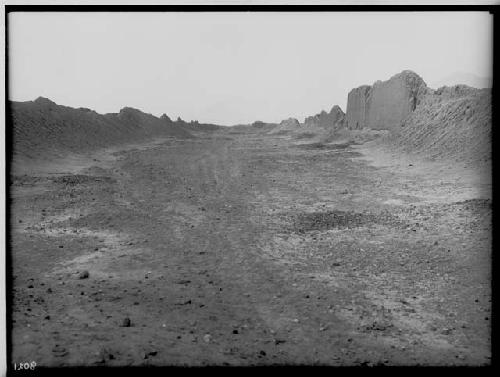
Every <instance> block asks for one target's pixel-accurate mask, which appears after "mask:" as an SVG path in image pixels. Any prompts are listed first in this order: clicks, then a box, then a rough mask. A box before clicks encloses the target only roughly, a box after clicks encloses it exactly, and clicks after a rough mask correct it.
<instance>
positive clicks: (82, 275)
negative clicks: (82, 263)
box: [78, 270, 89, 279]
mask: <svg viewBox="0 0 500 377" xmlns="http://www.w3.org/2000/svg"><path fill="white" fill-rule="evenodd" d="M88 277H89V272H88V271H87V270H85V271H82V272H80V274H79V275H78V279H88Z"/></svg>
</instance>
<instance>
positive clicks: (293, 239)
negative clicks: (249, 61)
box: [11, 132, 491, 365]
mask: <svg viewBox="0 0 500 377" xmlns="http://www.w3.org/2000/svg"><path fill="white" fill-rule="evenodd" d="M112 152H113V153H107V154H101V155H100V157H98V158H96V160H95V161H93V162H95V165H94V166H92V167H87V168H83V167H82V166H80V168H81V169H80V171H78V172H72V174H67V173H66V174H64V173H60V174H52V175H43V176H38V177H37V176H34V175H24V176H15V177H14V179H13V183H12V186H11V187H12V191H11V192H12V197H13V202H12V225H13V232H12V265H13V275H14V276H13V277H14V282H13V289H14V296H13V316H12V318H13V321H14V323H13V334H12V336H13V360H12V362H20V361H26V360H28V359H29V360H35V361H36V362H37V363H38V365H143V364H152V365H171V364H174V365H207V364H218V365H221V364H222V365H225V364H229V365H255V364H266V365H267V364H324V365H359V364H368V365H376V364H386V365H407V364H412V365H415V364H429V363H430V364H434V365H450V364H453V365H455V364H474V365H482V364H488V363H489V362H490V356H491V352H490V338H489V334H490V323H489V317H490V307H491V300H490V298H491V295H490V287H489V283H490V281H491V274H490V244H491V239H490V229H491V224H490V216H491V204H490V201H489V198H488V197H487V196H486V197H485V196H484V195H483V196H482V197H481V195H482V194H481V195H475V194H474V195H473V196H472V197H471V198H470V200H461V201H459V202H457V201H453V197H454V196H452V195H450V194H449V193H450V192H451V193H452V194H453V193H458V191H460V190H461V187H459V186H458V185H457V182H456V181H453V180H452V178H450V180H449V181H442V180H441V181H436V180H435V179H430V178H429V179H427V180H422V179H416V178H415V176H414V175H413V176H412V175H411V174H408V175H402V174H397V173H395V172H394V171H393V170H390V169H385V168H380V167H374V166H370V165H369V163H367V162H366V161H364V160H362V159H360V157H362V155H361V154H360V153H359V152H356V151H355V150H353V149H352V148H351V147H349V146H345V145H342V146H329V147H327V148H324V147H323V148H316V146H314V145H307V144H302V145H296V144H294V143H292V142H291V141H290V140H288V139H286V138H280V137H274V138H271V137H269V136H259V135H247V134H230V133H221V132H219V133H214V134H212V135H208V136H207V135H205V136H202V137H200V138H197V139H193V140H187V141H179V140H173V139H172V140H169V139H164V140H161V142H157V143H154V144H150V145H144V146H142V147H138V146H136V148H135V149H128V150H123V151H112ZM104 162H105V163H104ZM423 174H424V175H425V172H424V173H423ZM443 190H448V191H446V192H447V193H448V194H447V195H445V194H444V192H445V191H443ZM464 190H465V189H464ZM462 191H463V190H462ZM462 191H461V192H462ZM468 192H472V191H470V190H469V191H468ZM481 192H484V190H483V191H481ZM474 193H476V191H474ZM446 198H448V199H446ZM82 271H88V274H89V276H88V277H87V278H83V279H81V278H80V276H79V274H80V273H81V272H82ZM82 277H83V276H82ZM127 319H130V325H129V323H128V322H127Z"/></svg>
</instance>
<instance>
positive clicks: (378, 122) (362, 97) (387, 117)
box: [347, 71, 429, 130]
mask: <svg viewBox="0 0 500 377" xmlns="http://www.w3.org/2000/svg"><path fill="white" fill-rule="evenodd" d="M428 92H429V89H428V88H427V85H426V84H425V82H424V80H423V79H422V78H421V77H420V76H418V75H417V74H416V73H414V72H412V71H403V72H401V73H399V74H397V75H395V76H393V77H391V78H390V79H389V80H387V81H377V82H375V83H374V84H373V86H368V85H363V86H361V87H359V88H355V89H352V90H351V91H350V92H349V95H348V98H347V127H348V128H350V129H361V128H365V127H367V128H371V129H377V130H381V129H388V130H391V129H394V128H397V127H400V126H401V124H402V122H403V120H404V119H405V118H406V117H407V116H408V115H409V114H410V113H411V112H412V111H413V110H414V109H415V107H416V106H417V105H418V104H419V103H420V101H421V99H422V98H423V96H424V95H425V94H427V93H428Z"/></svg>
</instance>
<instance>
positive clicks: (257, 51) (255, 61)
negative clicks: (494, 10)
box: [9, 12, 492, 125]
mask: <svg viewBox="0 0 500 377" xmlns="http://www.w3.org/2000/svg"><path fill="white" fill-rule="evenodd" d="M9 33H10V40H9V54H10V69H11V71H10V85H11V86H10V88H11V92H10V99H11V100H15V101H27V100H34V99H35V98H36V97H38V96H44V97H48V98H50V99H52V100H53V101H54V102H56V103H58V104H61V105H67V106H72V107H88V108H91V109H94V110H96V111H97V112H100V113H106V112H118V111H119V110H120V109H121V108H122V107H124V106H131V107H136V108H139V109H141V110H143V111H145V112H148V113H152V114H154V115H161V114H162V113H167V114H168V115H169V116H170V117H171V118H176V117H177V116H181V117H182V118H183V119H185V120H192V119H198V120H200V121H203V122H214V123H219V124H225V125H231V124H236V123H250V122H253V121H255V120H264V121H269V122H271V121H280V120H281V119H284V118H288V117H296V118H298V119H299V120H300V121H302V120H303V118H304V117H305V116H308V115H312V114H315V113H317V112H319V111H321V110H322V109H324V110H327V111H328V110H330V108H331V107H332V106H333V105H335V104H338V105H339V106H340V107H342V109H343V110H345V107H346V101H347V93H348V92H349V90H350V89H351V88H353V87H356V86H359V85H363V84H372V83H373V82H374V81H376V80H385V79H388V78H389V77H390V76H392V75H394V74H396V73H398V72H400V71H402V70H404V69H411V70H413V71H415V72H416V73H418V74H419V75H421V76H422V77H423V79H424V80H425V81H426V82H427V84H428V85H429V86H431V87H435V86H436V85H438V84H440V83H442V82H443V80H444V81H446V78H448V77H457V75H458V76H460V75H462V76H463V77H474V76H476V77H488V76H489V77H491V76H492V72H491V70H492V63H491V60H492V16H491V15H489V14H488V13H471V12H451V13H439V12H435V13H418V12H407V13H382V12H375V13H331V12H321V13H233V12H231V13H11V14H10V16H9Z"/></svg>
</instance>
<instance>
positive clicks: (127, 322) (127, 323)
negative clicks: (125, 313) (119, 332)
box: [120, 317, 132, 327]
mask: <svg viewBox="0 0 500 377" xmlns="http://www.w3.org/2000/svg"><path fill="white" fill-rule="evenodd" d="M120 326H121V327H130V326H132V323H131V321H130V318H128V317H125V318H123V321H122V324H121V325H120Z"/></svg>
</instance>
